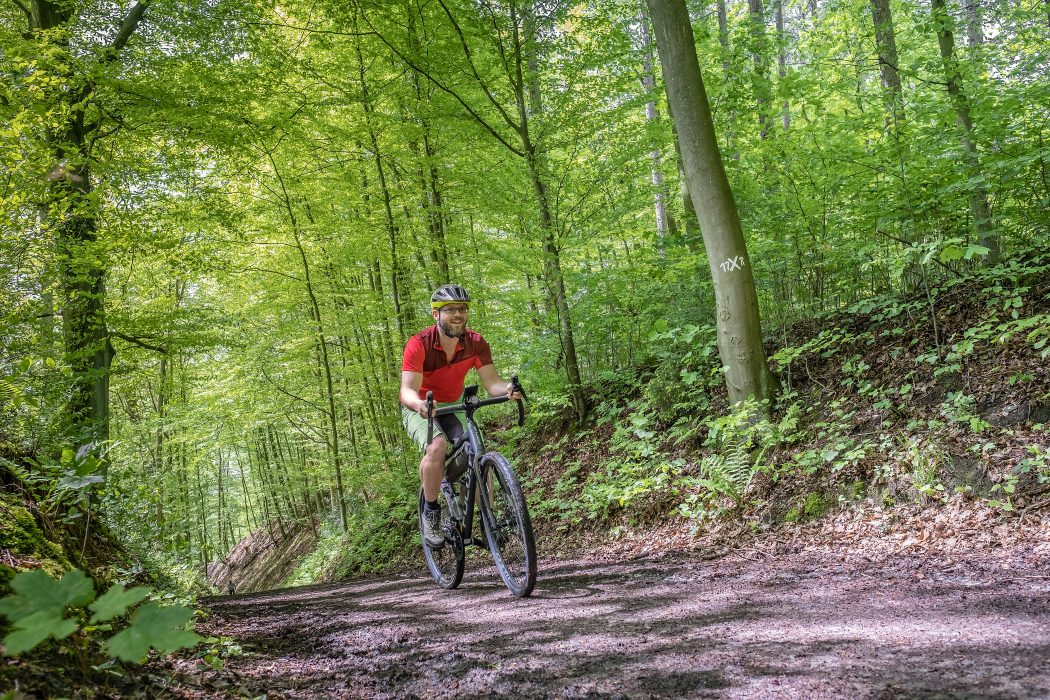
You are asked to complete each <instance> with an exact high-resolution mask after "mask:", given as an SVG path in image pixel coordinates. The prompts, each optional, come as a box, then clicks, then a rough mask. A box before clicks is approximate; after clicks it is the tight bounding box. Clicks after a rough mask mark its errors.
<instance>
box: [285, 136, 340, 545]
mask: <svg viewBox="0 0 1050 700" xmlns="http://www.w3.org/2000/svg"><path fill="white" fill-rule="evenodd" d="M267 157H268V158H269V160H270V165H271V166H272V167H273V172H274V176H275V177H276V178H277V181H278V183H279V184H280V186H281V200H282V203H283V204H284V208H285V212H286V213H287V214H288V221H289V223H290V224H291V229H292V237H293V239H294V241H295V248H296V250H298V251H299V259H300V261H301V262H302V265H303V281H304V284H305V286H306V296H307V297H308V298H309V300H310V309H311V312H312V314H313V319H314V325H315V330H316V333H317V343H318V345H319V347H320V348H321V363H322V367H323V369H324V379H325V392H324V393H325V399H326V400H327V401H326V403H327V404H328V411H327V412H326V415H327V418H328V427H329V430H330V431H331V432H330V436H331V447H332V464H333V466H334V467H335V479H336V486H337V489H338V491H339V516H340V523H341V524H342V526H343V529H344V530H345V529H346V527H347V516H346V494H345V492H344V490H343V465H342V462H341V461H340V460H341V455H340V452H339V418H338V414H337V413H336V409H335V382H334V381H333V380H332V363H331V361H330V360H329V358H328V339H327V338H326V337H325V327H324V322H323V320H322V317H321V305H320V303H319V302H318V301H317V294H316V292H315V291H314V285H313V279H312V278H311V276H310V261H309V259H308V258H307V256H306V249H305V248H304V247H303V242H302V238H301V237H300V234H299V220H298V218H297V217H296V215H295V210H294V209H293V208H292V201H291V197H290V195H289V194H288V188H287V187H286V186H285V182H284V177H283V176H282V175H281V171H280V168H278V167H277V161H276V160H274V157H273V154H272V153H269V152H267Z"/></svg>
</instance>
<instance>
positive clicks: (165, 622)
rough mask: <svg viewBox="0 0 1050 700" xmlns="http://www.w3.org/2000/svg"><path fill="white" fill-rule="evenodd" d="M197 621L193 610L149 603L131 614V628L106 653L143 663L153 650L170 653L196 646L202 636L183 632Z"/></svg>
mask: <svg viewBox="0 0 1050 700" xmlns="http://www.w3.org/2000/svg"><path fill="white" fill-rule="evenodd" d="M192 618H193V611H192V610H190V609H189V608H185V607H183V606H181V605H167V606H161V605H160V604H158V603H154V602H149V603H145V604H144V605H142V606H140V607H139V608H138V609H137V610H135V612H134V613H132V614H131V620H130V622H129V625H128V627H127V629H125V630H122V631H120V632H117V633H116V634H115V635H113V636H112V637H110V639H109V641H107V642H106V645H105V648H106V652H107V653H108V654H110V655H111V656H112V657H113V658H117V659H120V660H122V661H132V662H134V661H140V660H142V659H144V658H145V657H146V654H147V652H149V650H150V649H156V650H157V651H159V652H161V653H170V652H173V651H176V650H178V649H183V648H185V647H192V646H195V645H196V644H197V643H198V642H199V641H200V640H201V637H200V636H199V635H198V634H196V633H194V632H190V631H187V630H185V629H182V628H183V627H185V626H186V625H187V624H188V623H189V622H190V620H191V619H192Z"/></svg>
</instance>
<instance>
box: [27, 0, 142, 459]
mask: <svg viewBox="0 0 1050 700" xmlns="http://www.w3.org/2000/svg"><path fill="white" fill-rule="evenodd" d="M147 6H148V3H146V2H139V3H137V4H136V5H135V6H134V7H132V8H131V10H130V11H129V12H128V14H127V16H126V17H125V18H124V20H123V22H122V23H121V26H120V28H119V29H118V31H117V35H116V36H115V38H114V39H113V41H112V42H111V43H110V44H109V46H108V47H105V51H104V52H100V53H102V55H103V56H104V58H103V60H102V64H103V65H105V64H106V63H111V62H113V61H115V60H116V59H117V56H118V55H119V53H120V51H121V49H123V48H124V46H125V45H126V44H127V42H128V39H129V38H130V37H131V35H132V34H133V33H134V32H135V30H136V29H137V27H138V25H139V22H140V21H141V20H142V16H143V14H145V12H146V7H147ZM75 9H76V7H75V5H73V4H71V3H67V2H59V1H53V0H31V2H30V6H29V13H28V15H29V33H28V35H29V37H31V39H32V40H38V41H41V42H47V43H48V44H50V47H49V48H48V49H47V50H44V51H42V52H41V54H42V56H43V57H44V58H42V59H41V60H42V65H44V66H47V67H48V68H49V69H50V71H51V72H52V74H53V76H52V77H53V78H54V82H53V83H52V84H53V85H54V86H55V87H54V92H53V93H51V95H49V96H50V97H52V98H54V99H55V100H56V101H57V102H58V103H59V104H60V105H61V107H60V108H58V109H54V108H52V109H53V113H55V114H59V115H62V116H61V117H60V121H59V122H58V123H57V124H56V125H55V126H54V127H53V130H52V131H51V132H50V133H49V134H48V140H49V141H50V143H51V146H52V151H53V155H54V158H55V163H56V164H55V166H54V168H52V170H51V172H50V174H49V175H48V180H49V189H50V197H49V199H50V200H51V201H52V202H53V205H52V209H51V211H50V212H49V216H50V217H51V218H53V219H55V221H54V222H53V225H52V230H53V231H54V232H55V233H54V236H55V251H56V253H57V258H58V270H59V277H60V285H59V286H60V293H61V299H62V335H63V344H64V349H65V355H66V361H67V362H68V363H69V365H70V367H71V368H72V371H73V390H72V392H71V393H70V396H69V399H68V403H67V411H68V414H69V420H70V427H71V429H72V433H73V437H74V439H77V440H83V441H85V442H92V441H102V440H108V439H109V377H110V368H111V366H112V364H113V355H114V351H113V346H112V345H111V344H110V342H109V331H108V329H107V326H106V313H105V274H106V262H105V256H104V255H103V251H102V249H101V248H100V247H99V245H98V232H97V230H96V227H97V210H96V207H97V204H96V197H95V196H94V195H93V193H92V185H91V171H90V167H89V165H88V163H89V161H90V142H91V140H92V138H93V137H94V135H95V134H96V133H97V132H98V129H99V122H98V121H97V120H96V121H94V122H91V123H87V122H85V112H86V110H87V108H88V105H89V103H90V102H91V100H92V97H93V93H94V88H95V84H94V82H92V81H90V80H84V79H83V78H82V77H80V76H82V75H84V71H83V69H82V68H78V69H76V70H75V69H74V67H73V64H74V58H73V56H72V54H71V52H70V47H69V39H68V36H66V35H65V34H64V33H63V32H61V31H55V30H58V29H60V28H61V27H62V26H63V25H65V24H67V23H68V22H70V21H71V19H72V17H73V12H74V10H75ZM97 48H101V47H97ZM77 60H79V59H77Z"/></svg>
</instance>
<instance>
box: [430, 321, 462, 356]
mask: <svg viewBox="0 0 1050 700" xmlns="http://www.w3.org/2000/svg"><path fill="white" fill-rule="evenodd" d="M431 328H433V329H434V342H433V343H431V347H435V348H440V347H441V329H440V328H438V326H437V324H436V323H435V324H434V325H433V326H431ZM466 338H467V336H466V335H463V337H462V338H456V350H459V349H460V348H465V347H466V342H465V341H466Z"/></svg>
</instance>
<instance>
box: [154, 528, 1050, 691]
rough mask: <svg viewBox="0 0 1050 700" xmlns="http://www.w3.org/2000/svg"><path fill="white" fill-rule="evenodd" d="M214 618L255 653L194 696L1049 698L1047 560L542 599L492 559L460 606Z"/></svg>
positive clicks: (724, 579) (696, 563) (640, 564)
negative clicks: (525, 593) (524, 593)
mask: <svg viewBox="0 0 1050 700" xmlns="http://www.w3.org/2000/svg"><path fill="white" fill-rule="evenodd" d="M420 568H421V571H423V569H422V566H421V567H420ZM208 606H209V607H210V611H211V614H210V616H209V618H208V620H207V621H206V622H205V623H204V625H202V628H203V629H202V631H203V632H205V633H210V634H214V635H229V636H234V637H236V638H237V639H239V640H240V641H241V643H242V644H243V646H244V648H245V651H246V653H245V654H243V655H240V656H234V657H232V658H230V659H229V660H228V661H227V665H226V667H225V668H224V669H223V670H222V671H219V672H213V671H208V672H200V671H197V670H194V668H193V665H192V662H189V661H184V662H178V663H176V664H175V666H174V667H173V668H172V669H171V670H173V671H175V672H176V674H178V675H180V676H181V677H182V679H183V680H184V681H185V683H186V685H185V686H184V690H182V691H179V692H180V694H182V695H183V696H185V697H231V696H238V695H244V696H257V695H260V694H263V693H266V694H267V696H268V697H269V698H329V697H330V698H403V697H420V698H446V697H448V698H451V697H457V698H458V697H500V696H502V697H513V698H521V697H527V698H532V697H536V698H541V697H556V698H698V697H702V698H707V697H711V698H716V697H717V698H798V697H804V698H807V699H813V698H842V697H846V698H1047V697H1050V568H1048V567H1047V561H1046V560H1045V558H1044V557H1042V556H1036V555H1033V554H1031V551H1029V553H1028V554H1025V553H1024V552H1023V551H1020V550H1015V551H1013V552H1009V553H1008V552H999V553H987V552H982V553H973V554H971V555H970V556H967V557H955V558H951V557H944V556H937V557H931V556H929V555H921V554H920V555H911V554H899V555H894V556H885V557H882V558H881V559H878V560H872V559H869V558H865V557H857V556H855V555H854V554H852V553H851V552H849V551H848V550H847V548H839V549H838V550H836V549H835V548H828V549H825V550H822V551H807V552H801V553H787V554H777V555H768V554H762V553H755V552H742V553H739V554H735V555H734V554H730V555H729V556H727V557H723V558H721V559H717V560H710V561H705V560H702V559H700V558H698V557H696V556H695V555H694V556H690V555H688V554H682V553H679V554H671V555H667V556H662V557H654V558H641V559H636V560H632V561H626V562H615V561H589V560H573V561H570V560H562V561H547V562H543V561H542V560H541V568H540V580H539V584H538V585H537V588H536V592H535V593H534V595H533V597H532V598H530V599H526V600H517V599H515V598H513V597H511V596H510V595H509V593H508V592H507V591H506V589H505V588H504V587H503V585H502V583H501V581H500V580H499V578H498V576H497V575H496V573H495V570H494V569H493V568H492V567H491V566H486V563H485V561H484V560H483V559H475V560H474V561H469V560H468V573H467V576H466V578H465V580H464V582H463V584H462V586H461V587H460V589H458V590H456V591H442V590H439V589H437V588H436V587H434V586H433V585H432V584H431V583H430V581H429V579H426V578H423V577H422V576H419V577H408V578H388V579H372V580H364V581H355V582H349V583H343V584H339V585H327V586H313V587H306V588H298V589H285V590H280V591H273V592H269V593H263V594H253V595H245V596H234V597H230V598H219V599H213V600H211V601H209V602H208ZM191 685H192V686H194V687H192V688H191V687H190V686H191Z"/></svg>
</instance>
